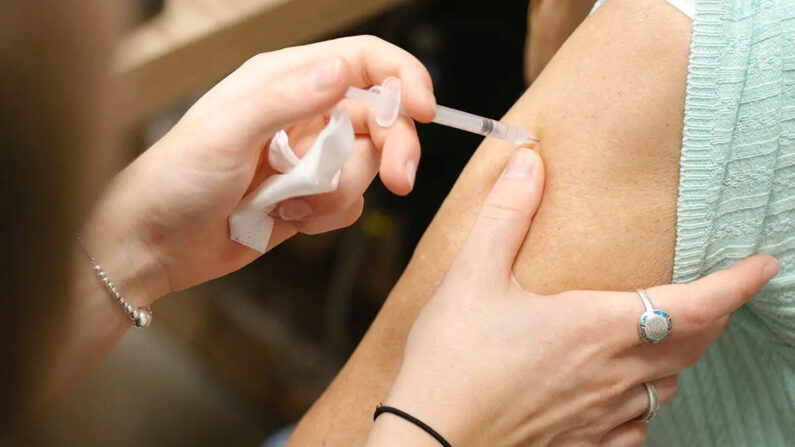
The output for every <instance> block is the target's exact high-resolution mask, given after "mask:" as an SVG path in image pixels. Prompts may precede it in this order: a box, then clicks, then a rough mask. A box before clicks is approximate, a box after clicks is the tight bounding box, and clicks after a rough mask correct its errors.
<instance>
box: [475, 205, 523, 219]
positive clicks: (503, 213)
mask: <svg viewBox="0 0 795 447" xmlns="http://www.w3.org/2000/svg"><path fill="white" fill-rule="evenodd" d="M522 215H523V213H522V211H521V210H519V209H518V208H516V207H514V206H511V205H507V204H504V203H499V202H489V203H486V204H485V205H483V209H482V210H481V211H480V217H481V218H482V219H484V220H486V221H495V222H505V221H510V220H514V219H518V218H520V217H521V216H522Z"/></svg>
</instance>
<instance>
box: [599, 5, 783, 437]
mask: <svg viewBox="0 0 795 447" xmlns="http://www.w3.org/2000/svg"><path fill="white" fill-rule="evenodd" d="M644 1H654V0H644ZM602 3H604V0H600V1H598V2H597V4H596V6H595V8H596V7H598V6H599V5H600V4H602ZM680 164H681V167H680V183H679V199H678V205H677V208H678V209H677V238H676V254H675V258H674V281H675V282H688V281H692V280H694V279H697V278H700V277H702V276H705V275H707V274H709V273H711V272H713V271H715V270H718V269H721V268H725V267H728V266H729V265H731V264H733V263H735V262H737V261H739V260H740V259H743V258H745V257H746V256H748V255H751V254H754V253H769V254H771V255H773V256H775V257H776V258H778V259H779V261H780V262H781V265H782V268H781V271H780V273H779V275H778V276H777V277H776V278H775V279H774V280H773V281H771V282H770V283H769V284H768V285H767V286H766V287H765V288H764V289H763V291H762V292H761V293H759V294H758V295H757V296H756V297H754V298H753V299H752V300H751V302H750V303H749V304H747V305H746V306H744V307H743V308H741V309H740V310H739V311H737V312H736V313H735V315H734V316H733V318H732V321H731V323H730V324H729V325H728V327H727V329H726V331H725V332H724V333H723V335H722V336H721V338H720V339H719V340H718V341H717V343H716V344H715V345H714V346H713V347H712V348H710V350H709V351H708V352H707V353H706V355H705V356H704V357H703V358H702V360H701V361H700V362H699V363H698V364H697V365H696V366H694V367H693V368H690V369H688V370H686V371H684V372H683V373H682V374H681V375H680V379H679V391H678V393H677V396H676V397H675V398H674V400H673V402H671V404H669V405H668V406H666V407H665V408H664V409H663V410H662V411H661V413H660V414H659V416H657V418H656V419H655V420H654V421H653V422H652V423H651V424H650V426H649V441H648V443H647V444H648V445H651V446H655V447H656V446H660V447H662V446H699V447H701V446H716V447H718V446H720V447H725V446H753V447H758V446H774V447H776V446H795V0H697V1H696V15H695V18H694V21H693V33H692V41H691V47H690V61H689V64H688V76H687V92H686V100H685V116H684V130H683V141H682V155H681V159H680ZM674 318H675V317H674ZM675 324H676V323H675V322H674V325H675ZM674 330H676V327H675V326H674Z"/></svg>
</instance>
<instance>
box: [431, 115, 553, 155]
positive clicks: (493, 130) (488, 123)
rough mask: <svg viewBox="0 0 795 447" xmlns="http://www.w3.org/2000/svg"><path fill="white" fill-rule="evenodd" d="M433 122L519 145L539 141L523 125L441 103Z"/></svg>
mask: <svg viewBox="0 0 795 447" xmlns="http://www.w3.org/2000/svg"><path fill="white" fill-rule="evenodd" d="M431 122H433V123H437V124H441V125H444V126H450V127H455V128H456V129H461V130H466V131H467V132H472V133H478V134H481V135H485V136H487V137H492V138H497V139H499V140H505V141H510V142H511V143H514V144H519V145H522V144H530V143H533V142H538V140H536V139H535V137H533V135H531V134H530V132H528V131H526V130H524V129H522V128H521V127H516V126H514V125H512V124H508V123H503V122H502V121H497V120H493V119H491V118H486V117H482V116H477V115H473V114H471V113H467V112H462V111H460V110H456V109H451V108H450V107H445V106H441V105H437V106H436V116H435V117H434V118H433V119H432V120H431Z"/></svg>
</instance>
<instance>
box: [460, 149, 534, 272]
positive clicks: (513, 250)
mask: <svg viewBox="0 0 795 447" xmlns="http://www.w3.org/2000/svg"><path fill="white" fill-rule="evenodd" d="M543 190H544V165H543V163H542V161H541V157H539V156H538V154H536V153H535V152H534V151H532V150H530V149H527V148H519V149H517V150H516V152H514V154H513V156H512V157H511V159H510V161H509V162H508V164H507V165H506V167H505V170H504V171H503V172H502V175H501V176H500V178H499V179H497V182H496V183H495V184H494V187H493V188H492V190H491V193H489V196H488V197H487V198H486V201H485V202H484V204H483V207H482V208H481V210H480V213H479V214H478V216H477V218H476V219H475V225H474V226H473V227H472V232H471V233H470V234H469V238H468V239H467V241H466V242H465V243H464V247H463V248H462V250H461V252H460V254H459V259H460V261H462V262H465V263H468V264H469V265H472V263H480V264H479V265H478V271H480V272H484V271H485V272H486V273H487V274H496V275H506V276H507V275H510V271H511V268H512V267H513V262H514V260H515V259H516V254H517V252H518V251H519V248H520V247H521V246H522V242H523V241H524V238H525V236H526V235H527V231H528V229H529V228H530V221H531V219H532V218H533V215H534V214H535V212H536V210H537V209H538V205H539V204H540V203H541V196H542V193H543Z"/></svg>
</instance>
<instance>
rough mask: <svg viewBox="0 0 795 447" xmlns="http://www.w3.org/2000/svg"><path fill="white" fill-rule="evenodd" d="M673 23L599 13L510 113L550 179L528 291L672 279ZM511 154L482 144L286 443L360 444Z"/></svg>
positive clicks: (681, 69)
mask: <svg viewBox="0 0 795 447" xmlns="http://www.w3.org/2000/svg"><path fill="white" fill-rule="evenodd" d="M680 16H681V14H679V13H678V12H677V11H676V10H674V9H673V8H671V7H670V6H669V5H667V4H665V3H664V2H661V1H656V2H644V3H643V4H642V5H641V4H638V3H636V2H631V1H621V0H613V1H611V2H609V3H608V4H607V5H606V6H605V7H604V9H603V10H601V11H599V12H597V14H595V15H594V16H593V17H591V18H590V19H588V20H587V21H586V23H585V24H584V25H583V26H582V27H580V29H578V30H577V31H576V32H575V34H574V35H573V36H572V38H571V39H570V40H569V41H568V42H567V43H566V44H565V45H564V46H563V48H561V51H560V52H559V53H558V54H557V55H556V56H555V58H554V59H553V60H552V62H551V63H550V64H549V66H548V67H547V69H546V70H545V71H544V72H543V73H542V75H541V76H540V77H539V79H538V80H537V81H536V82H535V83H534V84H533V86H532V87H531V89H530V90H528V91H527V92H526V93H525V95H524V96H523V97H522V98H521V99H520V100H519V101H518V102H517V104H516V106H514V107H513V108H512V109H511V110H510V111H509V112H508V114H507V115H506V117H505V120H506V121H508V122H512V123H516V124H519V125H522V126H524V127H527V128H529V129H530V130H531V131H533V132H535V133H536V135H538V137H539V138H540V140H541V145H540V150H541V153H542V155H543V157H544V161H545V164H546V169H547V184H546V189H545V191H546V192H545V196H544V199H543V202H542V205H541V208H540V209H539V211H538V213H537V214H536V218H535V221H534V223H533V227H532V230H531V232H530V233H529V234H528V237H527V240H526V243H525V245H524V247H523V249H522V251H521V253H520V255H519V257H518V259H517V262H516V264H515V273H516V277H517V279H518V280H519V282H520V283H521V284H522V285H523V286H525V287H526V288H528V289H529V290H532V291H537V292H542V293H545V292H552V291H557V290H564V289H576V288H581V289H631V288H634V287H639V286H648V285H651V284H658V283H663V282H667V281H668V280H669V278H670V274H671V267H672V259H673V247H674V238H675V209H676V190H677V182H678V157H679V148H680V143H681V123H682V114H683V108H684V86H685V73H686V66H687V57H688V36H689V26H690V24H689V22H688V21H687V20H686V18H684V17H680ZM627 34H631V35H633V39H627V38H626V35H627ZM661 36H662V37H664V38H662V37H661ZM606 61H612V62H606ZM514 149H515V148H514V147H513V146H511V145H510V144H505V143H502V142H497V141H493V140H486V141H484V143H483V144H482V145H481V147H480V148H479V149H478V151H477V153H476V154H475V155H474V156H473V158H472V159H471V160H470V162H469V164H468V165H467V167H466V169H465V170H464V171H463V172H462V173H461V176H460V177H459V180H458V181H457V182H456V185H455V186H454V187H453V189H452V191H451V193H450V195H449V196H448V197H447V199H446V200H445V202H444V204H443V205H442V207H441V208H440V209H439V212H438V213H437V215H436V217H435V218H434V220H433V222H432V223H431V225H430V226H429V227H428V230H427V231H426V233H425V235H424V236H423V238H422V240H421V241H420V243H419V245H418V246H417V248H416V251H415V253H414V256H413V258H412V260H411V262H410V263H409V266H408V267H407V268H406V271H405V272H404V274H403V276H402V277H401V279H400V281H398V283H397V284H396V286H395V288H394V289H393V290H392V293H391V294H390V296H389V297H388V299H387V301H386V302H385V304H384V306H383V308H382V309H381V312H380V313H379V315H378V317H377V318H376V320H375V322H374V323H373V325H372V327H371V328H370V330H369V331H368V333H367V335H366V336H365V338H364V339H363V340H362V342H361V343H360V345H359V347H358V348H357V350H356V351H355V352H354V354H353V356H352V357H351V359H350V360H349V361H348V363H347V364H346V365H345V367H344V368H343V370H342V371H341V372H340V374H339V375H338V377H337V378H336V379H335V381H334V382H333V383H332V385H331V386H330V387H329V389H328V390H327V391H326V393H325V394H324V395H323V396H322V397H321V398H320V399H319V401H318V402H317V403H316V405H315V406H314V407H313V408H312V409H311V410H310V411H309V413H308V414H307V415H306V416H305V418H304V420H302V422H301V423H300V424H299V426H298V428H297V430H296V432H295V434H294V436H293V438H292V440H291V442H292V445H317V444H321V443H322V441H321V440H323V441H325V442H326V443H327V445H343V444H344V445H358V444H361V442H362V441H363V440H364V438H365V436H366V434H367V431H368V430H369V427H370V421H369V416H370V415H371V414H372V411H373V409H374V408H375V405H376V404H377V403H378V402H379V401H380V400H382V399H384V397H385V395H386V393H387V391H388V389H389V387H390V386H391V383H392V381H393V379H394V377H395V375H396V374H397V370H398V368H399V366H400V361H401V353H402V347H403V344H404V343H405V337H406V334H407V332H408V330H409V328H410V327H411V324H412V322H413V320H414V318H415V316H416V314H417V312H418V311H419V309H420V308H421V307H422V305H423V304H424V302H425V300H426V299H427V298H428V297H429V296H430V295H431V293H432V292H433V291H434V289H435V288H436V286H437V284H438V283H439V282H440V281H441V279H442V277H443V275H444V273H445V271H446V270H447V268H448V266H449V265H450V263H451V261H452V259H453V258H454V256H455V255H456V253H457V252H458V250H459V248H460V246H461V243H462V242H463V240H464V239H465V238H466V236H467V234H468V232H469V229H470V227H471V225H472V223H473V221H474V217H475V215H476V213H477V211H478V209H479V208H480V205H481V203H482V201H483V199H484V197H485V195H486V193H487V192H488V191H489V189H490V188H491V185H492V184H493V183H494V182H495V180H496V178H497V176H498V175H499V173H500V171H501V169H502V167H503V166H504V164H505V162H506V161H507V160H508V158H509V156H510V154H511V153H512V152H513V150H514ZM473 405H476V403H473Z"/></svg>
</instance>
